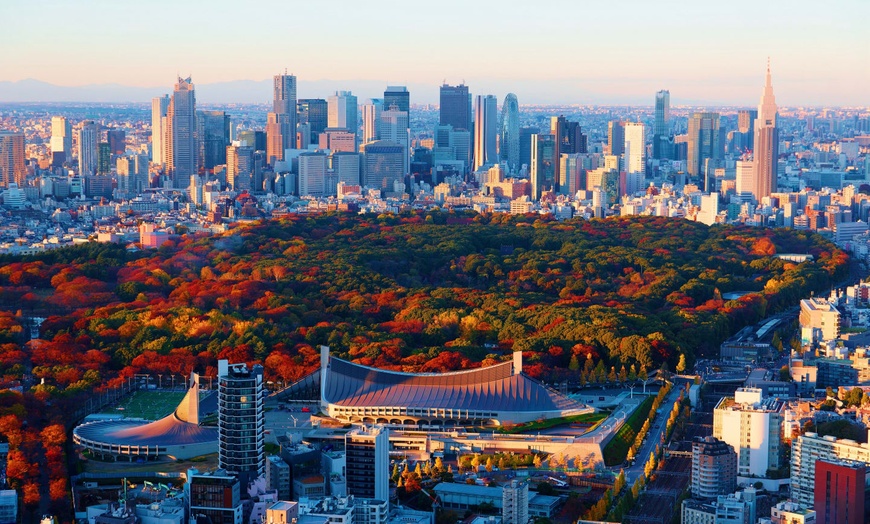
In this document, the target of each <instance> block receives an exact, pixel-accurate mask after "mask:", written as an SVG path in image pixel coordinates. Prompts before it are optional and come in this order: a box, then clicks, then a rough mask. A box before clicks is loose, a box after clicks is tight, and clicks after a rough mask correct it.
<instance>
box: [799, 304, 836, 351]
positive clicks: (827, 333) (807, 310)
mask: <svg viewBox="0 0 870 524" xmlns="http://www.w3.org/2000/svg"><path fill="white" fill-rule="evenodd" d="M799 320H800V325H801V341H802V342H803V343H804V344H811V343H813V342H821V341H823V340H835V339H837V338H839V336H840V312H839V311H838V310H837V308H836V307H835V306H834V305H833V304H830V303H829V302H828V301H827V300H825V299H823V298H815V297H814V298H808V299H804V300H801V313H800V318H799Z"/></svg>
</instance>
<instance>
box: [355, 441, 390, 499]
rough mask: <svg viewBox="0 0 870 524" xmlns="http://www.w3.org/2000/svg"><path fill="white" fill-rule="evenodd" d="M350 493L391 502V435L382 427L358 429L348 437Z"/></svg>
mask: <svg viewBox="0 0 870 524" xmlns="http://www.w3.org/2000/svg"><path fill="white" fill-rule="evenodd" d="M344 447H345V454H346V455H345V460H346V461H347V463H348V464H351V467H350V468H349V469H347V471H346V475H347V493H348V495H354V496H356V497H363V498H370V499H378V500H389V498H390V471H389V465H390V454H389V453H390V432H389V430H388V429H386V428H383V427H379V426H376V427H373V428H359V429H356V430H354V431H351V432H350V433H348V434H347V435H346V436H345V441H344Z"/></svg>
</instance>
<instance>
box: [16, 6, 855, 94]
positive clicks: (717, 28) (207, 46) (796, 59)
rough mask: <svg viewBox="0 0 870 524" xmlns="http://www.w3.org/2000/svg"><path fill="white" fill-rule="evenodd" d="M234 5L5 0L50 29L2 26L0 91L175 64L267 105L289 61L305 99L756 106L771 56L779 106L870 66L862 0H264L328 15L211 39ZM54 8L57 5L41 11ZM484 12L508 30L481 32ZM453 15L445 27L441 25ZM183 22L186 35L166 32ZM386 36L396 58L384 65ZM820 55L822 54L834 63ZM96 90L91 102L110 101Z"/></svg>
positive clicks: (155, 77) (140, 73)
mask: <svg viewBox="0 0 870 524" xmlns="http://www.w3.org/2000/svg"><path fill="white" fill-rule="evenodd" d="M224 3H225V2H222V1H218V2H209V3H207V4H206V3H202V2H195V1H188V2H180V3H173V4H172V9H173V13H175V15H174V16H173V17H168V18H167V17H165V16H164V15H165V12H166V8H167V7H168V6H169V3H168V2H166V1H164V0H156V1H155V2H150V3H149V5H148V9H147V10H146V9H142V10H139V11H137V12H135V13H134V15H133V16H131V15H130V13H129V7H127V6H122V5H117V4H116V3H112V2H104V1H102V0H92V1H88V2H80V3H76V4H74V5H73V4H70V5H65V4H61V3H53V2H47V1H41V2H32V3H29V4H26V5H25V4H24V3H10V4H7V5H3V6H2V7H0V14H2V15H3V16H4V18H6V19H8V20H21V21H26V20H38V21H39V23H40V28H41V30H40V31H38V32H36V31H31V30H30V28H31V24H26V23H19V24H11V25H10V27H9V31H8V32H6V33H5V34H4V35H3V36H0V49H4V48H6V50H7V51H8V52H3V53H0V56H2V58H0V101H4V102H15V101H22V100H16V99H15V96H14V92H13V91H11V88H13V87H15V86H14V84H13V85H12V86H10V85H9V83H14V82H18V81H21V80H24V79H39V80H40V81H44V82H48V83H51V84H54V85H59V86H86V85H100V84H114V87H116V88H118V87H119V86H133V87H136V88H145V89H153V90H154V91H155V92H153V93H151V94H150V96H148V97H140V98H141V100H140V99H138V98H137V99H136V100H130V101H147V100H148V99H150V98H151V97H153V96H158V94H159V93H158V92H157V91H158V90H159V89H160V87H159V86H163V85H165V84H166V83H167V81H168V80H171V79H173V78H175V77H176V76H177V75H178V74H180V75H182V76H187V75H191V76H192V77H193V79H194V81H195V82H197V84H198V85H200V86H202V87H203V88H204V87H206V86H208V85H209V84H219V83H225V82H235V81H244V82H240V83H241V84H242V85H240V86H239V87H238V89H236V90H235V92H237V93H239V94H240V96H239V97H234V96H232V91H231V92H230V93H228V94H227V95H223V96H224V97H225V99H224V100H219V101H221V102H233V101H239V102H253V101H260V100H262V101H263V102H267V101H268V100H270V98H271V97H270V96H269V95H270V93H269V91H268V87H269V86H270V84H271V82H268V80H269V79H271V78H272V76H273V75H274V74H275V72H276V71H279V70H284V69H285V68H287V70H288V72H289V73H291V74H295V75H296V76H297V78H298V79H299V84H300V85H299V87H300V89H299V91H300V93H299V95H300V98H303V97H310V96H315V95H322V94H323V93H322V91H321V90H320V89H317V90H316V91H315V92H307V89H308V88H309V86H310V87H311V88H314V87H316V86H315V85H313V84H317V83H322V82H325V81H326V80H325V79H329V80H330V81H329V82H327V83H332V84H333V85H331V86H330V89H329V90H328V91H334V90H336V89H345V90H353V91H354V92H355V93H358V96H360V97H362V98H369V97H376V96H377V95H378V92H377V91H376V90H375V88H374V86H372V88H369V87H368V84H370V83H377V84H378V85H380V87H379V88H377V89H379V90H381V91H382V90H383V86H385V85H407V86H408V87H409V89H410V90H411V91H412V92H413V93H415V94H414V98H415V103H433V104H434V103H437V98H438V87H439V86H440V85H441V83H442V81H444V80H446V81H447V82H448V83H450V84H458V83H460V82H461V81H463V80H464V81H465V84H466V85H469V86H470V88H471V92H472V93H473V94H479V93H493V94H496V96H499V97H501V96H504V94H506V93H507V92H514V93H516V94H517V98H518V99H519V100H520V102H521V103H522V104H556V103H571V104H586V103H588V104H608V103H609V104H638V103H643V104H644V105H648V104H651V103H652V102H651V101H650V100H649V99H650V98H651V96H650V93H654V92H655V91H658V90H660V89H669V90H670V91H671V93H672V97H673V101H672V103H673V104H674V105H675V106H679V105H682V104H709V105H713V104H723V105H748V104H751V103H752V101H753V100H754V99H756V97H757V91H758V88H759V87H760V84H759V82H758V76H757V71H758V69H759V68H760V67H762V66H763V64H764V62H765V60H766V58H767V57H768V56H770V57H771V59H772V68H773V71H774V74H775V76H776V77H777V84H778V87H777V91H778V93H777V94H778V99H779V100H780V104H781V105H783V106H800V105H809V106H817V105H830V106H854V105H866V104H867V103H868V102H867V98H866V95H865V94H864V93H863V91H862V89H861V86H862V85H865V84H866V83H867V82H868V81H870V68H866V67H860V65H861V64H862V59H861V51H862V50H863V49H866V48H867V42H868V38H867V37H866V36H865V35H863V34H861V33H860V27H859V21H860V20H865V19H867V16H861V15H862V14H865V15H870V4H867V3H864V2H858V1H846V2H841V3H840V4H839V7H840V9H838V10H817V9H814V10H813V11H812V16H808V13H809V12H810V11H809V7H810V6H811V5H812V4H809V3H808V2H803V3H793V2H792V3H789V4H787V5H788V9H787V10H785V9H784V6H785V5H786V4H784V3H781V2H770V3H766V4H760V5H756V4H752V3H749V2H745V1H742V2H737V3H736V4H735V5H732V6H729V9H727V10H725V9H714V8H711V7H708V6H704V5H695V4H694V3H688V2H676V1H675V2H670V3H668V4H667V5H661V4H660V3H659V4H647V3H641V2H632V3H628V4H627V5H626V8H627V9H625V10H623V11H621V12H620V19H619V20H618V24H617V25H614V24H612V23H607V20H612V17H613V15H614V12H613V11H612V10H608V8H607V7H605V6H596V5H576V4H564V5H563V4H561V3H554V4H552V5H549V6H548V8H549V9H550V10H553V11H554V12H555V11H558V12H560V16H556V17H551V16H545V15H546V13H545V12H542V11H541V9H540V7H539V6H531V5H530V6H505V7H504V8H501V7H499V6H496V5H492V4H491V3H489V2H484V3H482V5H465V4H460V3H458V2H453V1H452V0H448V1H447V2H445V3H444V5H443V6H442V7H443V9H441V8H439V9H438V10H433V11H431V12H430V11H426V12H421V11H419V10H413V9H405V10H401V9H395V6H391V4H390V3H389V2H387V1H385V0H381V1H379V2H374V5H368V4H367V5H366V6H360V5H356V4H352V3H342V6H341V9H334V10H330V12H329V13H326V12H325V11H323V10H322V9H320V8H318V7H317V6H316V5H303V6H293V12H292V13H291V12H290V11H289V10H290V6H285V5H283V4H280V3H278V4H273V3H271V2H262V3H260V4H258V7H261V8H262V10H263V11H266V10H267V8H268V12H270V20H275V19H277V20H280V19H282V17H285V18H287V19H288V20H317V19H318V17H321V18H323V20H324V22H325V23H324V24H295V23H292V22H291V23H290V24H291V25H292V27H293V35H294V38H285V37H286V35H285V34H284V32H282V31H277V30H276V31H262V30H261V28H259V26H258V25H257V24H251V25H250V27H247V28H246V27H244V26H239V27H237V28H236V29H237V31H236V32H234V33H233V38H225V37H221V36H216V35H219V33H215V32H214V30H213V29H214V27H216V24H219V23H221V22H222V20H223V19H222V16H223V14H222V13H224V12H225V11H226V8H229V7H231V5H230V4H229V3H228V2H227V3H226V4H227V5H224ZM206 6H208V9H206V8H205V7H206ZM47 7H50V11H51V13H52V16H51V17H46V16H45V13H46V12H47V9H46V8H47ZM812 7H816V6H815V5H812ZM233 8H236V7H233ZM384 9H388V10H389V11H390V12H391V13H392V16H393V17H394V20H393V23H391V28H392V29H393V30H391V31H375V32H372V31H370V30H369V28H370V24H367V23H366V21H368V20H373V17H375V16H376V13H380V12H383V11H384ZM674 13H678V14H676V15H675V14H674ZM121 15H123V16H121ZM844 15H847V16H844ZM185 20H196V21H197V23H196V24H186V23H185ZM481 20H486V21H487V27H497V28H498V29H497V30H492V31H486V34H485V35H483V34H482V33H481V31H479V24H478V22H479V21H481ZM327 23H328V25H326V24H327ZM88 25H92V26H93V27H95V28H99V29H100V34H101V35H103V36H102V37H101V38H102V39H105V42H109V41H111V42H112V43H111V45H104V46H101V47H100V50H101V51H100V52H101V54H102V56H101V59H100V61H99V62H98V63H97V62H95V60H94V59H93V52H92V51H91V46H92V45H93V40H92V37H91V36H90V35H91V34H92V33H91V32H89V31H80V30H79V29H80V28H81V27H83V26H84V27H87V26H88ZM444 27H449V28H450V32H449V33H444V29H443V28H444ZM73 28H74V29H73ZM820 28H821V29H830V31H826V32H825V35H826V36H825V38H824V39H822V38H815V37H814V35H816V34H819V30H820ZM179 31H183V32H184V34H186V35H187V38H184V39H181V40H179V39H176V38H168V37H169V36H170V35H173V34H177V33H178V32H179ZM45 34H51V35H52V38H51V39H46V38H44V35H45ZM329 34H343V35H344V37H343V38H341V39H335V38H329V37H328V35H329ZM553 34H561V35H562V37H561V40H562V43H561V44H560V46H561V47H565V46H568V47H575V48H576V49H577V50H580V51H582V52H580V53H578V54H577V58H576V59H572V60H571V61H570V62H566V61H564V60H562V59H561V56H563V55H561V54H559V55H558V56H559V57H558V58H557V57H556V56H551V55H552V54H550V53H546V52H544V49H542V48H541V46H540V45H539V44H538V43H537V42H539V41H541V40H542V39H544V38H550V37H551V35H553ZM448 36H449V37H448ZM519 36H522V38H519ZM164 37H165V38H164ZM360 39H365V40H366V41H367V42H368V44H367V45H366V46H361V47H359V49H365V51H360V52H356V51H353V50H351V51H348V48H347V42H349V41H356V40H360ZM143 41H145V42H148V45H142V42H143ZM651 42H652V43H655V42H658V44H657V45H650V43H651ZM58 43H62V44H63V45H58ZM300 48H301V49H302V50H303V51H304V52H299V51H298V49H300ZM381 49H383V50H384V51H383V56H389V57H390V59H389V60H378V61H376V62H373V61H372V60H371V58H373V57H376V56H378V55H379V50H381ZM266 50H267V52H266ZM13 51H14V52H13ZM480 56H486V57H487V59H486V60H480V59H479V58H480ZM291 57H292V58H291ZM373 63H376V64H377V67H372V64H373ZM97 64H99V65H97ZM106 64H111V67H105V65H106ZM817 64H824V66H825V69H824V71H821V70H820V68H819V66H818V65H817ZM844 78H845V79H846V81H844ZM261 81H264V82H267V83H266V84H264V85H265V86H266V87H264V92H263V94H262V95H260V94H259V92H257V93H254V92H253V91H252V90H251V87H252V85H254V86H259V84H260V82H261ZM336 84H341V85H336ZM202 91H203V96H207V95H206V93H205V89H203V90H202ZM10 93H12V94H10ZM98 95H99V93H97V94H95V95H94V96H92V97H90V98H91V99H90V100H87V99H84V98H83V99H81V100H80V101H95V102H98V101H101V100H99V99H98ZM241 95H247V96H248V98H249V99H248V100H245V99H244V98H245V97H244V96H241ZM204 100H206V99H205V98H204ZM111 101H117V100H111Z"/></svg>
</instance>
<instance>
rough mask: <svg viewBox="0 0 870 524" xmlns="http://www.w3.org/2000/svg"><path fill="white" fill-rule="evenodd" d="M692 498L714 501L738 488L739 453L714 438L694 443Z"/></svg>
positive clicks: (701, 438)
mask: <svg viewBox="0 0 870 524" xmlns="http://www.w3.org/2000/svg"><path fill="white" fill-rule="evenodd" d="M691 486H692V496H693V497H696V498H706V499H714V498H716V497H718V496H719V495H728V494H729V493H733V492H734V490H735V489H736V488H737V453H735V452H734V448H732V447H731V446H729V445H728V444H726V443H725V442H722V441H720V440H716V439H715V438H713V437H695V440H694V441H693V442H692V485H691Z"/></svg>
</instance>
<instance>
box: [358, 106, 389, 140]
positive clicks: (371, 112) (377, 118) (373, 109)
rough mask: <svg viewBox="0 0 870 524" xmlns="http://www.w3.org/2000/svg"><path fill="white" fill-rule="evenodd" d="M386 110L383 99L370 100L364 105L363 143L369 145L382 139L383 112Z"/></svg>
mask: <svg viewBox="0 0 870 524" xmlns="http://www.w3.org/2000/svg"><path fill="white" fill-rule="evenodd" d="M383 109H384V100H383V99H382V98H370V99H369V100H368V101H367V102H366V103H365V104H363V105H362V128H363V134H362V143H363V144H368V143H369V142H374V141H375V140H380V139H381V133H380V129H381V111H383Z"/></svg>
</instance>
